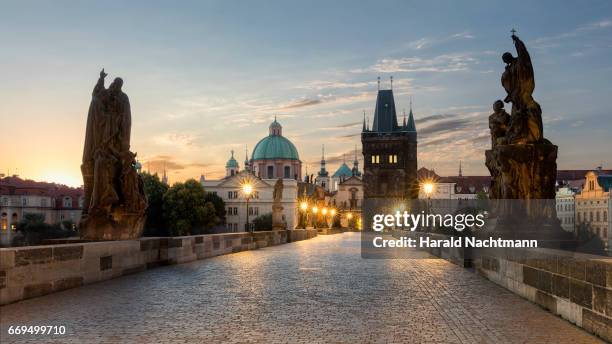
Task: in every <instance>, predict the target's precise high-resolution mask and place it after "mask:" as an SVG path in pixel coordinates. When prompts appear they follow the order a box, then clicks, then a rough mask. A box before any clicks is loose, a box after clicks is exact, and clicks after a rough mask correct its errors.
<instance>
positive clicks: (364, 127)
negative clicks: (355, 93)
mask: <svg viewBox="0 0 612 344" xmlns="http://www.w3.org/2000/svg"><path fill="white" fill-rule="evenodd" d="M361 131H366V115H365V110H363V129H362V130H361Z"/></svg>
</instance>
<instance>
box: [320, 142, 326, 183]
mask: <svg viewBox="0 0 612 344" xmlns="http://www.w3.org/2000/svg"><path fill="white" fill-rule="evenodd" d="M327 175H328V172H327V171H326V170H325V144H322V145H321V170H320V171H319V176H321V177H326V176H327Z"/></svg>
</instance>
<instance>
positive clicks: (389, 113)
mask: <svg viewBox="0 0 612 344" xmlns="http://www.w3.org/2000/svg"><path fill="white" fill-rule="evenodd" d="M361 143H362V151H363V158H364V172H363V182H364V197H365V198H366V199H369V198H386V199H389V198H406V199H414V198H417V197H418V193H419V186H418V182H417V131H416V126H415V124H414V116H413V114H412V108H411V109H410V115H409V117H408V121H407V122H406V116H404V121H403V123H402V125H399V124H398V122H397V113H396V111H395V99H394V98H393V90H391V89H389V90H380V89H379V90H378V95H377V98H376V107H375V109H374V121H373V122H372V127H371V129H370V127H369V123H366V119H365V118H364V121H363V129H362V133H361Z"/></svg>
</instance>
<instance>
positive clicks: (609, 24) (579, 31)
mask: <svg viewBox="0 0 612 344" xmlns="http://www.w3.org/2000/svg"><path fill="white" fill-rule="evenodd" d="M610 28H612V19H603V20H599V21H594V22H591V23H587V24H585V25H581V26H578V27H576V28H575V29H573V30H571V31H568V32H563V33H561V34H558V35H554V36H546V37H540V38H536V39H534V40H531V41H529V44H530V45H531V46H533V47H534V48H538V49H546V48H556V47H560V46H561V42H562V41H564V40H568V39H572V38H575V37H579V36H582V35H585V34H588V33H590V32H594V31H600V30H605V29H610Z"/></svg>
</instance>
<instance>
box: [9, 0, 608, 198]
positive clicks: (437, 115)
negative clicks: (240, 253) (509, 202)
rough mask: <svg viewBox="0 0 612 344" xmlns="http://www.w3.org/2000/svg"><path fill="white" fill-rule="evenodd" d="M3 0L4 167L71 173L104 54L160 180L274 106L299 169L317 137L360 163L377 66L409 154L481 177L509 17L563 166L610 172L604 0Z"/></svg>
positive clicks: (243, 143) (202, 163)
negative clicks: (407, 116)
mask: <svg viewBox="0 0 612 344" xmlns="http://www.w3.org/2000/svg"><path fill="white" fill-rule="evenodd" d="M1 2H2V11H1V12H0V42H2V48H1V49H0V75H2V77H3V82H1V83H0V133H1V134H0V135H1V137H2V139H1V140H0V173H10V174H14V173H17V174H19V175H20V176H22V177H26V178H31V179H36V180H46V181H54V182H60V183H65V184H68V185H73V186H78V185H81V184H82V180H81V175H80V163H81V158H82V150H83V140H84V133H85V123H86V117H87V110H88V106H89V102H90V101H91V91H92V89H93V86H94V84H95V83H96V80H97V78H98V74H99V71H100V69H101V68H105V70H106V72H107V73H108V74H109V77H108V78H107V80H108V82H107V86H108V83H109V82H110V80H112V79H113V78H115V77H117V76H120V77H122V78H123V79H124V87H123V90H124V92H125V93H127V95H128V96H129V98H130V103H131V108H132V136H131V137H132V142H131V145H132V150H133V151H135V152H137V154H138V157H139V159H140V161H141V162H142V163H143V166H144V168H145V169H147V168H148V169H150V170H151V171H153V172H159V173H161V172H162V170H163V168H164V166H165V167H166V169H167V171H168V176H169V179H170V181H171V182H177V181H183V180H185V179H188V178H198V177H199V176H200V174H204V175H205V177H206V178H209V179H212V178H219V177H222V176H223V175H224V165H225V162H226V161H227V159H228V158H229V156H230V151H231V150H235V151H236V158H237V159H238V161H239V162H240V163H241V165H242V162H243V161H244V156H245V148H246V149H248V151H249V152H250V151H251V149H252V148H253V147H254V146H255V144H256V143H257V142H258V141H259V140H260V139H261V138H263V137H265V136H266V135H267V134H268V129H267V128H268V125H269V124H270V122H271V121H272V120H273V119H274V116H275V115H276V116H277V117H278V121H279V122H280V123H281V124H282V125H283V134H284V136H286V137H288V138H289V139H290V140H291V141H292V142H293V143H294V144H295V145H296V147H297V149H298V152H299V155H300V159H301V160H302V161H303V167H304V169H306V168H308V173H316V171H317V170H318V169H319V160H320V158H321V145H322V144H325V151H326V158H327V160H328V170H332V171H334V170H335V169H336V168H337V167H338V165H339V164H340V163H342V161H343V159H346V160H347V162H348V163H349V164H350V162H351V161H352V160H353V156H354V154H355V153H357V155H358V157H359V160H360V162H362V160H363V159H362V156H361V150H360V146H361V145H360V136H359V134H360V131H361V127H362V120H363V111H365V112H366V115H367V116H368V117H369V119H370V121H371V120H372V118H373V110H374V105H375V99H376V90H377V83H376V78H377V77H378V76H380V77H381V87H382V88H388V87H389V86H390V85H389V77H390V76H393V78H394V83H393V90H394V94H395V101H396V108H397V109H398V111H400V112H401V111H402V109H406V111H408V109H409V107H410V99H412V103H413V112H414V116H415V119H416V126H417V131H418V140H419V146H418V165H419V167H427V168H434V169H435V171H436V172H437V173H438V174H439V175H443V176H444V175H456V174H457V169H458V165H459V161H462V167H463V173H464V175H486V174H488V172H487V170H486V167H485V166H484V151H485V149H487V148H488V146H489V145H490V136H489V130H488V119H487V118H488V116H489V115H490V114H491V112H492V110H491V105H492V103H493V102H494V101H495V100H496V99H503V98H504V97H505V92H504V90H503V88H502V87H501V84H500V76H501V73H502V72H503V68H504V65H503V63H502V61H501V54H502V53H503V52H505V51H511V52H513V53H514V47H513V45H512V40H511V38H510V30H511V29H512V28H515V29H516V30H517V35H518V36H519V37H520V38H521V39H522V40H523V41H525V43H526V45H527V48H528V49H529V51H530V54H531V57H532V60H533V64H534V68H535V77H536V89H535V92H534V98H535V99H536V101H538V102H539V103H540V105H541V107H542V109H543V120H544V135H545V137H547V138H548V139H549V140H550V141H552V142H553V143H554V144H557V145H558V146H559V157H558V160H557V163H558V168H559V169H589V168H595V167H596V166H599V165H603V167H604V168H612V153H610V147H612V136H611V134H610V133H611V132H612V121H611V120H610V118H611V115H612V114H611V111H610V106H609V104H608V102H607V101H608V100H610V95H612V82H611V81H610V80H612V59H611V58H610V56H611V55H612V54H611V53H612V2H610V1H607V0H604V1H572V2H570V1H538V2H532V1H518V0H517V1H512V2H509V1H462V2H460V3H459V2H456V1H359V2H355V1H257V2H255V1H229V0H225V1H193V2H192V1H180V2H172V1H130V2H124V1H98V2H87V1H79V2H75V1H66V2H64V1H14V2H13V1H8V2H7V1H4V0H2V1H1ZM506 109H507V110H508V111H510V108H509V106H507V107H506ZM398 115H399V116H400V121H401V113H400V114H398ZM355 147H356V150H355ZM344 157H346V158H344ZM361 166H363V164H362V163H361Z"/></svg>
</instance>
